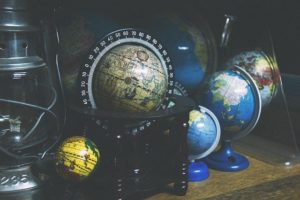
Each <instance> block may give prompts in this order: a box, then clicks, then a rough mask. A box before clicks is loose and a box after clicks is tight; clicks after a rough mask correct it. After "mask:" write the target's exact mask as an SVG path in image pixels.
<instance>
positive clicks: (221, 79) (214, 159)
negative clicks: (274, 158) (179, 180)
mask: <svg viewBox="0 0 300 200" xmlns="http://www.w3.org/2000/svg"><path fill="white" fill-rule="evenodd" d="M202 101H203V103H204V105H205V106H206V107H207V108H209V109H210V110H211V111H212V112H213V113H214V114H215V115H216V116H217V118H218V120H219V122H220V125H221V130H222V145H221V148H220V149H219V150H218V151H216V152H213V153H212V154H210V155H209V156H208V157H206V158H205V159H204V160H205V162H206V163H207V165H208V166H209V167H210V168H213V169H216V170H220V171H240V170H243V169H246V168H247V167H248V166H249V161H248V159H247V158H246V157H245V156H243V155H241V154H239V153H237V152H235V151H234V150H233V149H232V146H231V141H232V140H235V139H238V138H240V137H244V136H246V135H247V134H249V133H250V132H251V130H252V129H253V128H254V127H255V126H256V124H257V122H258V120H259V117H260V113H261V106H262V103H261V97H260V93H259V90H258V88H257V86H256V83H255V81H254V80H253V79H252V78H251V76H250V75H249V74H248V73H247V72H246V71H244V70H243V69H241V68H239V67H233V68H232V69H227V70H224V71H220V72H217V73H215V74H213V75H212V77H211V78H210V79H209V81H208V85H207V90H206V92H205V93H204V95H203V96H202Z"/></svg>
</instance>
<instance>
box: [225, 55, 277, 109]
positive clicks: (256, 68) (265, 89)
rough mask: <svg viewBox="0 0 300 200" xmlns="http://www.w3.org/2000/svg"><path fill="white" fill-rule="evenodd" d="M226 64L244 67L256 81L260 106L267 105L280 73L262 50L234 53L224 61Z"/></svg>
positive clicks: (274, 91) (273, 93)
mask: <svg viewBox="0 0 300 200" xmlns="http://www.w3.org/2000/svg"><path fill="white" fill-rule="evenodd" d="M226 66H227V67H230V66H238V67H241V68H243V69H245V70H246V71H247V72H248V73H249V74H250V75H251V77H252V78H253V79H254V80H255V81H256V83H257V85H258V89H259V91H260V95H261V100H262V106H263V107H264V106H266V105H268V104H269V103H270V102H271V100H272V98H273V97H274V95H275V94H276V91H277V89H278V85H279V81H280V74H279V70H278V68H277V67H276V66H275V65H274V64H272V62H271V60H270V59H269V57H268V56H267V55H266V54H265V53H264V52H263V51H259V50H256V51H246V52H241V53H240V54H238V55H235V56H234V57H233V58H231V59H229V60H228V61H227V62H226Z"/></svg>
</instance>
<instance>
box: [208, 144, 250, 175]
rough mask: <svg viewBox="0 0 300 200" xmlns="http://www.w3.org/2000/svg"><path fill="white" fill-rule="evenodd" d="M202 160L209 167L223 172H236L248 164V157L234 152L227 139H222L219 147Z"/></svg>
mask: <svg viewBox="0 0 300 200" xmlns="http://www.w3.org/2000/svg"><path fill="white" fill-rule="evenodd" d="M204 160H205V162H206V163H207V165H208V166H209V167H210V168H212V169H215V170H219V171H225V172H237V171H241V170H244V169H246V168H248V166H249V161H248V159H247V158H246V157H245V156H243V155H241V154H239V153H237V152H235V151H234V150H233V148H232V146H231V141H229V140H225V141H223V143H222V146H221V148H220V149H219V150H218V151H216V152H213V153H212V154H211V155H209V156H208V157H206V158H204Z"/></svg>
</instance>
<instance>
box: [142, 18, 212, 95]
mask: <svg viewBox="0 0 300 200" xmlns="http://www.w3.org/2000/svg"><path fill="white" fill-rule="evenodd" d="M195 21H197V23H198V24H196V23H194V22H193V21H192V20H191V21H189V20H187V19H184V18H181V17H180V16H178V15H172V14H169V15H160V16H156V17H153V18H152V20H149V21H146V22H143V23H142V24H141V26H145V28H146V29H147V30H148V31H149V32H151V33H152V35H154V36H156V38H158V39H159V40H160V41H162V42H163V44H164V46H165V48H166V49H167V50H168V53H169V55H170V57H171V59H172V61H173V66H174V74H175V81H177V82H179V83H180V84H182V85H183V86H184V87H185V88H186V89H187V90H188V92H189V93H193V92H194V91H195V90H196V89H197V88H198V87H199V86H200V85H201V84H202V83H203V80H204V78H205V75H206V74H207V73H208V72H212V71H214V69H215V61H216V48H215V46H214V39H213V37H212V34H211V33H210V29H209V27H208V26H207V25H206V24H204V23H202V22H203V20H201V19H197V20H195Z"/></svg>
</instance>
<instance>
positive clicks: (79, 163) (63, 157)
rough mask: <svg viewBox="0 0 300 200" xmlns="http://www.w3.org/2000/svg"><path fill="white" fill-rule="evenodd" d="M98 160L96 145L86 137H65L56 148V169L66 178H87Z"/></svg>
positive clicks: (75, 179) (73, 179)
mask: <svg viewBox="0 0 300 200" xmlns="http://www.w3.org/2000/svg"><path fill="white" fill-rule="evenodd" d="M99 161H100V152H99V150H98V148H97V146H96V145H95V144H94V143H93V142H92V141H91V140H90V139H88V138H85V137H81V136H73V137H71V138H67V139H66V140H65V141H64V142H63V143H62V144H61V145H60V146H59V148H58V149H57V153H56V163H55V164H56V170H57V173H58V174H59V175H60V176H61V177H63V178H64V179H66V180H70V181H81V180H83V179H85V178H87V177H88V176H89V175H90V174H91V173H92V172H93V171H94V170H95V169H96V166H97V164H98V163H99Z"/></svg>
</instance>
